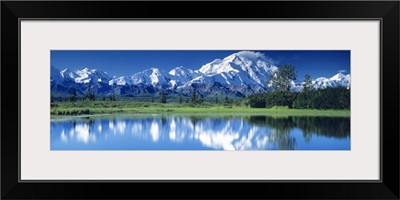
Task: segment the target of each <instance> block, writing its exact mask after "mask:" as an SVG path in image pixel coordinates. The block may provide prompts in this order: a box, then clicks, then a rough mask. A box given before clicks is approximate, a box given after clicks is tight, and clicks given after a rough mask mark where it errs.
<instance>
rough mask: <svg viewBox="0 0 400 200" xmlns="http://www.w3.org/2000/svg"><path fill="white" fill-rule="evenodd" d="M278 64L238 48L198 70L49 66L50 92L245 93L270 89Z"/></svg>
mask: <svg viewBox="0 0 400 200" xmlns="http://www.w3.org/2000/svg"><path fill="white" fill-rule="evenodd" d="M277 71H278V67H277V66H276V65H275V63H274V62H273V61H272V59H270V58H268V57H267V56H265V55H264V54H262V53H259V52H253V51H241V52H238V53H234V54H232V55H230V56H227V57H225V58H223V59H215V60H213V61H212V62H209V63H206V64H204V65H203V66H201V67H200V68H199V69H198V70H191V69H188V68H185V67H183V66H179V67H176V68H174V69H172V70H171V71H169V72H166V71H164V70H160V69H158V68H150V69H147V70H144V71H142V72H138V73H136V74H133V75H125V76H121V77H110V76H109V75H108V74H107V72H103V71H101V70H98V69H88V68H85V69H83V70H76V71H72V70H70V69H64V70H59V69H57V68H55V67H53V66H51V77H50V82H51V91H52V93H54V94H57V93H61V94H71V91H72V90H73V89H77V91H78V93H80V94H83V93H85V91H86V90H87V87H88V86H90V87H91V89H92V91H93V92H95V93H100V94H111V93H116V94H133V95H140V94H152V93H158V92H160V91H161V90H165V91H167V93H179V94H183V95H189V94H190V93H191V91H192V89H193V88H196V90H197V91H198V92H200V93H202V94H204V95H212V94H216V93H224V94H229V95H236V96H242V95H248V94H252V93H260V92H265V91H267V90H270V87H269V85H266V82H267V80H268V78H269V76H270V75H271V74H273V73H276V72H277ZM312 83H313V85H314V87H315V88H321V87H322V88H324V87H336V86H345V87H347V88H349V87H350V74H348V75H344V74H343V73H338V74H336V75H334V76H333V77H331V78H324V77H320V78H316V79H315V80H313V81H312ZM302 84H303V83H295V82H294V81H293V82H292V90H293V91H301V90H302Z"/></svg>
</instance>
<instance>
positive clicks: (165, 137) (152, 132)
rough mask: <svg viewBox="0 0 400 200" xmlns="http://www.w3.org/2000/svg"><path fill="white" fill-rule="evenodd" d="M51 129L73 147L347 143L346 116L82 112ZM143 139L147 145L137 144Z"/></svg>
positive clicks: (256, 146) (288, 146)
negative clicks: (83, 114) (102, 114)
mask: <svg viewBox="0 0 400 200" xmlns="http://www.w3.org/2000/svg"><path fill="white" fill-rule="evenodd" d="M51 134H52V136H51V140H52V142H55V141H62V142H63V143H68V142H69V143H70V144H71V142H74V141H75V142H77V144H75V145H76V148H77V149H79V148H81V147H79V144H78V143H84V144H85V145H86V146H84V147H85V148H87V147H88V146H87V145H94V146H95V145H99V146H101V147H98V148H105V146H107V148H108V149H113V148H117V149H120V148H121V149H124V148H126V149H140V148H144V149H146V148H148V149H152V148H154V149H175V148H182V149H189V150H190V149H224V150H263V149H279V150H295V149H304V145H307V144H311V145H315V142H314V144H312V143H313V140H316V139H317V137H319V138H326V139H328V140H329V138H333V139H345V140H347V141H346V142H348V144H347V143H346V144H344V145H348V147H346V146H344V149H348V148H349V145H350V143H349V138H350V118H348V117H347V118H344V117H299V116H292V117H271V116H226V115H225V116H199V115H192V116H189V115H188V116H165V115H163V116H160V115H154V116H144V117H143V116H142V117H138V116H136V117H130V118H129V117H128V118H118V117H110V118H103V119H98V118H91V117H86V118H78V119H74V120H70V121H63V122H51ZM110 137H111V138H110ZM313 137H316V138H315V139H313ZM107 138H108V139H107ZM301 138H304V142H303V141H302V139H301ZM101 142H103V143H102V144H100V143H101ZM324 142H325V144H326V143H327V142H332V141H324ZM333 142H337V141H333ZM96 143H97V144H96ZM112 143H115V144H112ZM121 143H126V144H125V145H128V146H126V147H125V146H124V145H122V144H121ZM144 144H148V146H145V147H142V145H144ZM330 144H332V143H330ZM129 145H131V146H129ZM151 145H152V146H151ZM299 145H300V146H299ZM317 146H320V145H317ZM89 147H90V146H89ZM342 147H343V146H342ZM65 148H67V146H65ZM316 148H320V147H316ZM333 148H334V147H333ZM307 149H310V148H307ZM311 149H312V148H311Z"/></svg>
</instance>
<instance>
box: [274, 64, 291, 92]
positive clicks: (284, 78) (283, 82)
mask: <svg viewBox="0 0 400 200" xmlns="http://www.w3.org/2000/svg"><path fill="white" fill-rule="evenodd" d="M296 76H297V72H296V70H295V68H294V66H293V65H291V64H284V65H282V66H280V67H279V69H278V73H275V74H271V76H270V77H269V79H268V83H271V84H272V88H273V89H274V91H290V86H291V82H292V81H294V80H296Z"/></svg>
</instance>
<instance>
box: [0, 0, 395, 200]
mask: <svg viewBox="0 0 400 200" xmlns="http://www.w3.org/2000/svg"><path fill="white" fill-rule="evenodd" d="M228 4H229V7H230V8H229V9H227V5H228ZM154 8H163V9H164V11H161V12H160V11H159V9H158V10H155V9H154ZM182 8H184V9H182ZM210 8H212V10H216V11H218V12H210ZM207 10H208V11H207ZM232 10H240V12H232ZM399 10H400V3H399V1H352V2H346V1H303V2H302V1H281V2H278V1H253V2H244V1H230V2H228V1H219V2H211V1H202V2H200V1H196V2H194V1H193V2H189V1H172V2H167V1H159V2H155V1H147V2H144V1H143V2H142V1H116V2H111V1H84V2H80V1H58V2H57V1H2V2H1V95H2V97H3V98H2V99H1V108H2V109H1V111H2V112H1V113H2V115H1V198H2V199H84V198H90V199H107V198H110V199H122V198H124V199H125V198H127V199H133V198H135V199H144V198H157V199H159V198H173V199H181V198H185V199H186V198H228V199H233V198H234V199H237V198H240V199H250V198H265V199H399V66H400V65H399V24H400V23H399ZM22 18H23V19H39V18H40V19H161V18H169V19H315V20H319V19H336V20H347V19H379V20H381V22H382V23H381V86H380V88H381V97H380V100H381V119H380V124H381V136H382V137H381V159H380V160H381V175H382V178H381V181H373V182H370V181H356V182H351V181H349V182H346V181H339V182H323V181H321V182H319V181H310V182H304V181H292V182H287V181H142V182H129V181H126V182H95V181H91V182H85V181H82V182H79V181H62V182H56V183H54V182H44V183H43V182H40V183H39V182H19V167H18V163H19V148H20V146H19V138H18V133H19V132H20V128H21V127H20V123H19V119H20V116H19V115H20V112H21V107H20V91H19V90H20V81H21V80H18V83H17V81H16V80H17V79H16V77H19V62H20V61H19V47H20V44H19V20H20V19H22ZM17 110H18V112H16V111H17ZM344 164H345V163H344ZM260 188H261V189H260ZM147 189H152V190H154V189H156V190H160V191H167V192H159V191H154V192H152V193H148V192H147V191H148V190H147ZM164 189H167V190H164ZM182 191H184V192H182Z"/></svg>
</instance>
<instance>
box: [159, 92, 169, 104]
mask: <svg viewBox="0 0 400 200" xmlns="http://www.w3.org/2000/svg"><path fill="white" fill-rule="evenodd" d="M160 103H167V97H166V95H165V91H164V90H162V91H161V97H160Z"/></svg>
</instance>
